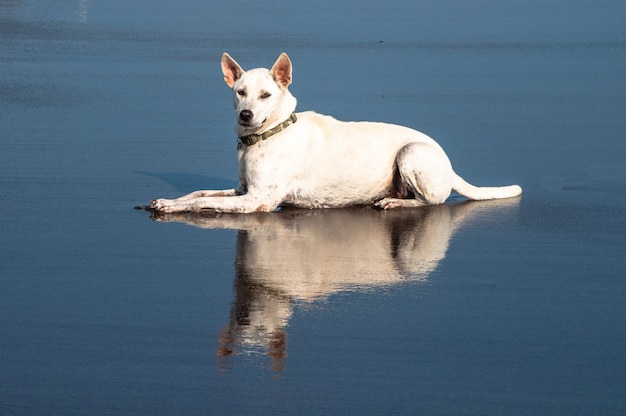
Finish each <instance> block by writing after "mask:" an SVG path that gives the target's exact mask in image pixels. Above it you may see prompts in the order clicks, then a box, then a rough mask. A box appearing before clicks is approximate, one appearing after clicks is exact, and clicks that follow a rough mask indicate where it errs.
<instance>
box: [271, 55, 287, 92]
mask: <svg viewBox="0 0 626 416" xmlns="http://www.w3.org/2000/svg"><path fill="white" fill-rule="evenodd" d="M270 74H271V75H272V77H274V80H276V82H277V83H278V84H280V85H281V86H283V88H286V87H287V86H288V85H289V84H291V61H290V60H289V57H288V56H287V54H286V53H285V52H283V53H281V54H280V56H279V57H278V59H277V60H276V62H275V63H274V66H273V67H272V69H270Z"/></svg>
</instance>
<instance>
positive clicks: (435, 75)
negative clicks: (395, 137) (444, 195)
mask: <svg viewBox="0 0 626 416" xmlns="http://www.w3.org/2000/svg"><path fill="white" fill-rule="evenodd" d="M625 9H626V6H624V4H623V2H621V1H609V0H607V1H600V2H594V3H593V4H591V3H588V2H563V1H559V0H551V1H530V2H523V3H519V4H513V3H511V4H509V3H502V4H500V3H485V2H482V1H442V2H432V3H428V2H409V1H398V2H395V3H394V4H392V5H390V4H389V3H384V4H383V3H380V2H373V1H366V2H358V3H354V2H330V1H318V2H304V3H302V2H301V3H299V4H297V5H295V4H294V5H288V6H285V4H284V3H281V2H274V1H272V2H265V3H259V4H257V3H254V2H234V3H233V2H230V3H223V4H211V3H210V2H204V1H186V2H164V1H150V2H147V1H136V2H132V4H130V3H128V2H121V1H107V2H98V1H93V0H75V1H69V2H58V1H53V2H41V1H11V0H4V1H2V0H0V66H1V67H2V71H0V146H1V151H0V178H1V179H0V190H1V191H2V195H3V209H2V213H3V215H2V217H1V219H0V259H1V261H0V334H1V335H0V351H1V352H2V353H1V354H0V368H1V369H2V371H0V391H2V394H0V413H1V414H3V415H5V414H6V415H39V414H59V415H67V414H116V415H117V414H128V415H138V414H146V415H155V414H321V413H325V414H446V415H447V414H449V415H474V414H480V415H485V414H488V415H500V414H502V415H512V414H524V415H526V414H544V415H555V414H567V415H576V414H580V415H589V414H602V415H621V414H624V413H625V412H626V399H625V398H624V393H623V392H624V391H626V372H625V371H624V369H625V368H626V355H625V353H624V351H626V333H625V332H624V328H625V327H626V283H625V280H624V270H625V269H626V260H624V259H625V256H624V254H626V253H625V251H624V247H625V246H626V244H625V243H626V238H625V236H624V230H626V168H625V165H624V162H623V161H624V160H625V159H626V145H625V144H624V143H625V141H624V138H625V136H626V121H625V119H624V117H623V115H624V113H625V112H626V111H625V110H626V59H625V58H624V57H625V56H626V55H625V49H626V32H625V31H624V27H626V18H625V16H626V10H625ZM224 51H228V52H229V53H231V55H233V56H234V57H235V59H237V60H238V62H239V63H241V64H242V65H243V66H244V67H245V68H251V67H256V66H266V67H267V66H269V65H271V64H272V63H273V62H274V60H275V59H276V57H277V56H278V54H279V53H280V52H282V51H286V52H288V53H289V55H290V57H291V59H292V61H293V63H294V84H293V86H292V87H291V89H292V91H293V92H294V94H295V95H296V97H297V98H298V99H299V109H300V110H307V109H315V110H317V111H319V112H322V113H329V114H332V115H335V116H336V117H338V118H341V119H345V120H380V121H387V122H392V123H398V124H403V125H408V126H410V127H413V128H416V129H419V130H421V131H424V132H426V133H427V134H429V135H431V136H433V137H435V138H436V139H437V140H438V141H439V142H440V143H441V144H442V146H443V147H444V148H445V149H446V151H447V152H448V154H449V156H450V158H451V160H452V162H453V164H454V166H455V168H456V170H457V171H458V172H459V173H460V174H461V175H463V176H464V177H466V178H467V179H468V180H469V181H471V182H473V183H476V184H484V185H498V184H509V183H519V184H520V185H522V187H523V188H524V195H523V196H522V197H521V198H519V199H513V200H510V201H498V202H486V203H472V202H464V201H463V200H462V198H458V197H454V198H452V199H451V200H450V201H449V203H448V204H446V205H444V206H439V207H429V208H425V209H418V210H400V211H393V212H379V211H374V210H371V209H369V208H354V209H346V210H334V211H332V210H331V211H298V210H295V211H291V210H285V211H281V212H278V213H272V214H266V215H252V216H220V217H217V218H211V217H197V216H162V217H159V218H154V220H151V218H150V214H149V213H146V212H144V211H135V210H133V207H134V206H136V205H141V204H146V203H147V202H148V201H149V200H150V199H152V198H155V197H175V196H178V195H180V194H183V193H186V192H191V191H193V190H196V189H200V188H207V189H210V188H230V187H233V186H236V161H235V154H234V149H235V146H236V141H235V136H234V131H233V121H232V116H233V115H232V110H231V107H230V92H229V91H228V89H227V87H226V86H225V85H224V84H223V80H222V75H221V72H220V68H219V59H220V56H221V53H222V52H224Z"/></svg>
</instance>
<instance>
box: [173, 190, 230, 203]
mask: <svg viewBox="0 0 626 416" xmlns="http://www.w3.org/2000/svg"><path fill="white" fill-rule="evenodd" d="M238 192H239V191H238V190H237V189H224V190H214V191H195V192H192V193H190V194H187V195H183V196H181V197H180V198H176V199H175V201H179V202H182V201H189V200H191V199H196V198H204V197H207V196H235V195H240V193H238Z"/></svg>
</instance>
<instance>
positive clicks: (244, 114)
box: [239, 110, 254, 121]
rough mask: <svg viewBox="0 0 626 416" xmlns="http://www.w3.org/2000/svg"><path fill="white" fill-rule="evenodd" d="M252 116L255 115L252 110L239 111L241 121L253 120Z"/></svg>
mask: <svg viewBox="0 0 626 416" xmlns="http://www.w3.org/2000/svg"><path fill="white" fill-rule="evenodd" d="M252 117H254V114H252V111H250V110H241V112H240V113H239V118H240V119H241V121H250V120H252Z"/></svg>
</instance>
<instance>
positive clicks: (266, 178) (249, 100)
mask: <svg viewBox="0 0 626 416" xmlns="http://www.w3.org/2000/svg"><path fill="white" fill-rule="evenodd" d="M222 72H223V73H224V80H225V82H226V84H227V85H228V86H229V87H230V88H231V89H232V91H233V100H234V106H235V114H236V117H237V124H236V127H235V130H236V132H237V135H238V136H239V138H240V144H239V148H238V159H239V167H238V170H239V180H240V186H239V188H238V189H227V190H214V191H196V192H193V193H191V194H189V195H186V196H183V197H180V198H178V199H173V200H170V199H157V200H153V201H152V204H151V206H150V207H149V209H151V210H154V211H159V212H203V211H210V212H229V213H250V212H269V211H274V210H275V209H276V208H277V207H279V206H295V207H299V208H335V207H346V206H352V205H371V204H373V205H375V206H376V207H379V208H382V209H390V208H396V207H415V206H421V205H434V204H442V203H443V202H445V201H446V199H447V198H448V197H449V196H450V193H451V192H452V191H453V190H454V191H456V192H457V193H459V194H461V195H463V196H465V197H467V198H469V199H472V200H485V199H499V198H511V197H515V196H518V195H520V194H521V192H522V189H521V188H520V187H519V186H518V185H510V186H500V187H476V186H473V185H471V184H469V183H467V182H466V181H465V180H464V179H463V178H461V177H460V176H459V175H457V174H456V173H455V172H454V170H453V169H452V165H451V163H450V160H449V159H448V157H447V155H446V153H445V152H444V151H443V149H442V148H441V147H440V146H439V145H438V144H437V143H436V142H435V141H434V140H433V139H431V138H430V137H428V136H427V135H425V134H423V133H420V132H418V131H416V130H413V129H410V128H407V127H401V126H397V125H392V124H386V123H376V122H341V121H338V120H336V119H334V118H332V117H330V116H325V115H321V114H317V113H315V112H312V111H307V112H303V113H297V114H296V113H294V111H295V109H296V99H295V97H294V96H293V95H291V93H290V92H289V90H288V86H289V85H290V84H291V81H292V65H291V61H290V60H289V57H288V56H287V54H285V53H283V54H281V55H280V56H279V58H278V60H277V61H276V63H275V64H274V66H272V68H271V69H269V70H268V69H264V68H256V69H251V70H249V71H244V70H243V69H242V68H241V66H240V65H239V64H238V63H237V62H235V60H234V59H233V58H231V57H230V55H228V54H227V53H225V54H224V55H223V56H222Z"/></svg>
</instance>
